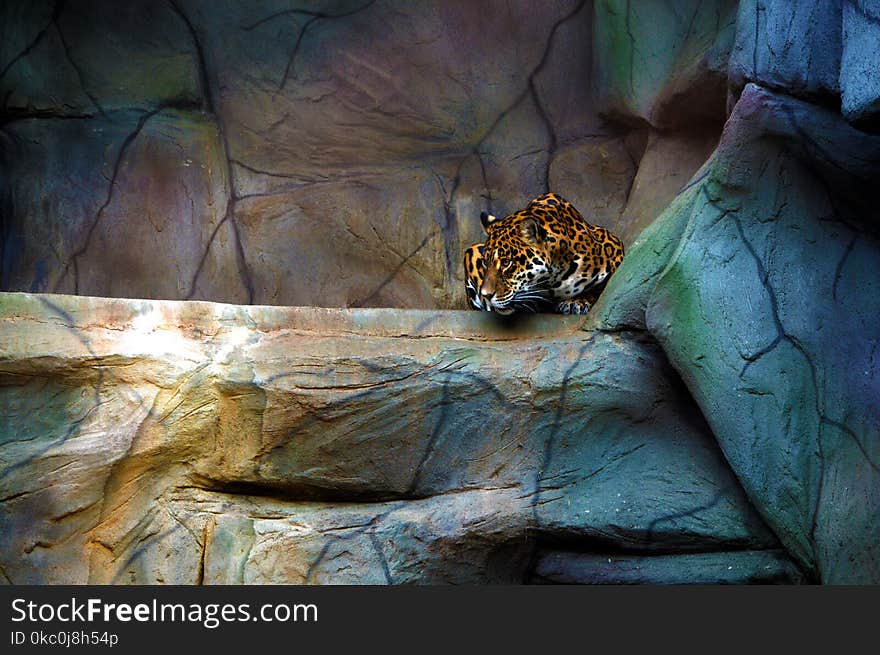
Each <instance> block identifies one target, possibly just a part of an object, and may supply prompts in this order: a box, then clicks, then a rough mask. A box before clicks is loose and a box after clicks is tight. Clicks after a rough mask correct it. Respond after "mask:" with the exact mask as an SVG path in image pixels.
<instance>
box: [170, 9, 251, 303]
mask: <svg viewBox="0 0 880 655" xmlns="http://www.w3.org/2000/svg"><path fill="white" fill-rule="evenodd" d="M168 2H169V4H170V5H171V8H172V10H173V11H174V13H175V14H177V15H178V17H180V19H181V20H182V21H183V22H184V24H185V25H186V28H187V31H188V32H189V34H190V38H191V39H192V42H193V47H194V48H195V51H196V59H197V64H198V72H199V85H200V86H201V90H202V102H203V103H204V107H205V111H206V112H208V113H209V114H211V115H212V116H213V118H214V122H215V123H216V125H217V131H218V133H219V136H220V145H221V147H222V150H223V159H224V162H225V164H226V165H225V174H226V184H227V185H228V187H229V198H228V200H227V202H226V212H225V213H224V215H223V218H222V219H221V220H220V222H219V223H218V224H217V225H216V227H215V228H214V230H213V231H212V232H211V236H210V237H209V238H208V243H207V244H206V245H205V250H204V252H203V254H202V256H201V258H200V259H199V265H198V267H197V268H196V271H195V273H194V274H193V279H192V282H191V283H190V289H189V292H187V294H186V296H185V298H184V299H185V300H191V299H192V298H193V296H194V295H195V293H196V287H197V284H198V281H199V276H200V275H201V273H202V270H203V268H204V264H205V261H206V260H207V258H208V253H209V252H210V250H211V247H212V246H213V244H214V240H215V238H216V236H217V233H218V232H219V230H220V227H221V226H222V225H224V224H226V223H227V222H228V223H230V224H231V225H232V236H233V237H234V241H235V258H236V265H237V267H238V274H239V278H240V279H241V283H242V286H243V287H244V290H245V291H246V293H247V304H249V305H252V304H253V303H254V300H255V296H256V292H255V289H254V283H253V279H252V275H251V271H250V267H249V265H248V261H247V255H246V253H245V249H244V244H243V242H242V237H241V232H240V230H239V225H238V221H237V220H236V218H235V208H236V202H237V201H238V199H239V198H238V194H237V192H236V188H235V172H234V170H233V159H232V156H231V154H230V150H229V140H228V138H227V134H226V127H225V126H224V124H223V119H222V118H221V116H220V114H219V113H218V106H217V103H216V101H215V99H214V94H213V91H212V87H211V83H210V82H211V81H210V77H209V69H208V63H207V57H206V55H205V49H204V47H203V46H202V40H201V38H200V37H199V33H198V30H197V29H196V28H195V25H193V23H192V21H191V20H190V18H189V16H188V15H187V13H186V12H185V11H184V10H183V9H182V7H181V6H180V5H179V3H178V2H177V0H168Z"/></svg>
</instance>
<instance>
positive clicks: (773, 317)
mask: <svg viewBox="0 0 880 655" xmlns="http://www.w3.org/2000/svg"><path fill="white" fill-rule="evenodd" d="M878 174H880V138H878V137H875V136H870V135H866V134H864V133H862V132H859V131H858V130H855V129H853V128H852V127H850V126H849V125H848V124H847V123H846V122H845V121H844V120H843V119H842V118H841V116H840V115H838V114H836V113H834V112H831V111H829V110H826V109H822V108H820V107H817V106H815V105H812V104H809V103H806V102H802V101H800V100H796V99H794V98H792V97H791V96H787V95H782V94H776V93H773V92H771V91H769V90H766V89H763V88H761V87H759V86H756V85H749V86H747V87H746V89H745V91H744V93H743V95H742V97H741V98H740V99H739V102H738V104H737V105H736V109H735V111H734V113H733V115H732V116H731V118H730V120H729V121H728V123H727V126H726V127H725V131H724V135H723V136H722V139H721V143H720V145H719V147H718V149H717V150H716V151H715V152H714V153H713V155H712V157H711V158H710V160H709V161H708V162H707V164H706V165H705V167H704V169H703V171H702V173H701V174H700V175H699V176H697V177H696V178H695V179H694V180H693V181H692V182H691V184H690V186H689V188H688V189H686V190H685V191H684V192H683V193H682V194H681V195H680V196H679V197H678V198H677V199H676V200H675V201H673V203H672V204H671V205H670V207H669V208H668V209H667V210H666V212H665V213H664V214H663V215H662V216H661V217H660V218H659V219H658V220H657V221H656V222H655V223H654V224H653V225H652V226H651V227H650V228H648V230H646V231H645V232H644V233H643V234H642V236H641V237H640V239H639V241H638V242H637V243H636V245H635V246H634V247H633V249H632V250H631V252H630V254H629V255H628V259H627V260H625V261H624V265H623V266H622V267H621V269H620V271H619V272H618V274H617V275H616V276H615V277H614V278H612V282H611V284H609V288H608V291H607V292H606V294H605V295H603V297H602V298H601V299H600V302H599V305H597V307H596V308H595V310H594V311H595V314H594V315H593V316H592V317H591V321H593V322H594V323H593V324H594V325H599V326H602V327H604V328H605V329H621V328H627V329H633V328H635V329H639V328H646V329H647V330H649V331H650V332H651V333H652V334H653V335H654V336H656V337H657V339H658V340H659V342H660V344H661V345H662V347H663V349H664V351H665V352H666V354H667V355H668V357H669V359H670V361H671V362H672V364H673V366H675V368H676V369H677V370H678V371H679V372H680V373H681V375H682V378H683V379H684V381H685V383H686V384H687V386H688V388H689V389H690V390H691V393H693V396H694V399H695V400H696V402H697V403H698V404H699V406H700V408H701V409H702V411H703V414H704V415H705V416H706V417H707V420H708V422H709V425H710V426H711V429H712V432H713V433H714V434H715V435H716V437H717V439H718V442H719V444H720V445H721V448H722V450H723V451H724V453H725V456H726V457H727V459H728V461H729V462H730V464H731V466H732V467H733V469H734V471H736V474H737V477H738V478H739V479H740V480H741V481H742V483H743V486H744V488H745V490H746V493H747V494H748V495H749V497H750V498H751V499H752V500H753V502H754V503H755V505H756V506H757V507H758V508H759V509H760V512H761V514H762V516H763V517H764V518H765V519H766V520H767V522H768V524H769V525H770V526H771V527H772V528H773V530H774V532H775V533H776V534H777V535H778V536H779V538H780V539H781V541H782V543H783V544H784V545H785V546H786V548H787V549H788V550H789V552H791V553H792V554H793V555H794V556H795V557H796V559H797V560H798V561H799V563H800V564H801V565H802V566H803V567H805V568H806V569H807V570H808V571H811V572H812V574H813V575H815V576H816V577H817V578H818V579H821V580H822V581H824V582H830V583H841V582H849V583H853V582H862V583H866V582H877V581H878V579H880V578H878V576H880V569H878V562H880V550H878V544H880V521H878V520H877V517H878V511H880V440H878V425H880V414H878V409H877V408H878V406H877V402H876V399H877V397H878V395H877V394H878V389H880V387H878V380H880V360H878V357H877V352H878V348H880V320H878V316H880V304H878V297H880V296H878V294H877V292H876V287H877V276H876V270H877V267H878V266H880V244H878V240H877V225H878V218H880V216H878V213H877V207H876V204H875V203H872V201H871V200H870V198H871V197H872V195H873V187H874V184H875V182H874V181H875V180H876V179H877V176H878Z"/></svg>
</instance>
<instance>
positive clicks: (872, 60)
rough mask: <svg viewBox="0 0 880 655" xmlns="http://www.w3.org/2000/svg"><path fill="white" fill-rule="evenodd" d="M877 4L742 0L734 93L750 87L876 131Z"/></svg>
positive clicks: (864, 0) (879, 80)
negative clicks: (834, 110)
mask: <svg viewBox="0 0 880 655" xmlns="http://www.w3.org/2000/svg"><path fill="white" fill-rule="evenodd" d="M878 40H880V4H878V3H877V2H876V1H874V0H784V1H782V2H777V1H775V0H774V2H768V1H767V0H742V1H741V2H740V3H739V13H738V17H737V25H736V43H735V45H734V48H733V52H732V54H731V58H730V67H729V71H730V85H731V88H732V90H733V92H734V94H736V95H739V92H740V91H741V90H742V88H743V87H744V86H745V84H747V83H748V82H757V83H759V84H761V85H762V86H764V87H767V88H770V89H774V90H777V91H782V92H784V93H787V94H790V95H794V96H796V97H799V98H803V99H807V100H810V101H813V102H816V103H819V104H821V105H828V106H831V107H839V108H840V110H841V113H842V114H843V116H844V118H845V119H846V120H848V121H849V122H851V123H853V124H855V125H857V126H859V127H862V128H866V129H871V130H875V131H876V129H877V127H878V111H880V72H878V67H877V43H878Z"/></svg>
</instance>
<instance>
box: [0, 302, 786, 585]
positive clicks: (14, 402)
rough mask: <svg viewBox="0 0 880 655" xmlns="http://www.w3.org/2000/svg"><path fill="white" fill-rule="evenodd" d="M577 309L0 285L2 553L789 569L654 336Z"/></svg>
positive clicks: (331, 568) (625, 575) (236, 574)
mask: <svg viewBox="0 0 880 655" xmlns="http://www.w3.org/2000/svg"><path fill="white" fill-rule="evenodd" d="M583 321H584V319H583V318H574V317H571V318H569V317H560V316H545V317H534V318H531V319H527V320H524V321H521V322H517V323H507V322H504V323H499V322H498V320H497V319H495V318H493V317H491V316H489V315H483V314H479V313H475V312H428V311H425V312H407V313H400V312H396V311H393V310H380V309H373V310H370V309H362V310H331V309H325V310H322V309H295V308H275V307H242V306H232V305H217V304H212V303H196V302H188V303H186V302H185V303H180V302H161V301H136V300H123V299H119V300H110V299H96V298H84V297H74V296H54V295H31V294H18V293H6V294H3V296H2V301H0V330H2V332H3V334H4V335H6V336H10V337H12V338H10V339H4V340H3V342H2V345H0V394H2V403H3V407H4V408H5V410H4V412H3V414H2V421H3V424H2V425H0V434H3V435H4V439H5V441H4V443H3V450H2V453H3V467H2V469H0V497H2V503H3V512H2V515H0V516H2V518H0V521H2V525H0V528H2V530H0V533H2V534H3V542H2V547H0V566H2V570H3V571H4V575H5V576H6V578H7V579H8V580H9V581H12V582H22V583H23V582H51V583H55V582H72V583H80V582H86V581H90V582H100V583H103V582H125V583H155V582H166V583H199V582H202V583H215V582H216V583H220V582H224V583H226V582H229V583H239V582H254V583H258V582H259V583H262V582H273V583H280V582H286V583H302V582H316V583H320V582H334V583H342V582H375V583H385V582H395V583H399V582H419V583H435V582H448V583H453V582H454V583H481V582H523V581H548V580H549V581H553V580H556V581H571V580H572V579H580V580H581V581H603V582H626V581H631V580H632V578H633V575H635V574H634V572H633V567H634V566H643V568H644V573H643V574H642V575H643V576H644V579H646V580H652V581H655V582H681V581H687V580H689V579H690V578H689V573H688V571H689V570H690V567H691V566H692V565H693V562H695V561H698V562H702V563H703V564H702V565H701V568H700V570H701V572H702V573H701V576H704V577H705V576H708V577H707V579H712V578H713V576H714V577H715V578H717V580H719V581H738V582H745V581H763V580H775V581H779V580H784V581H797V580H800V579H801V578H802V574H801V572H800V570H799V568H798V567H797V566H796V565H795V564H794V563H793V562H792V560H790V559H788V558H787V557H785V556H782V555H780V553H779V549H780V544H779V542H778V540H777V539H776V537H775V536H774V534H773V533H772V532H771V531H770V530H769V529H768V528H767V526H766V525H765V523H764V521H763V520H762V519H761V518H760V516H759V515H758V513H757V512H756V511H755V510H754V509H753V507H752V506H751V504H750V503H749V501H748V499H747V498H746V495H745V494H744V492H743V490H742V488H741V486H740V485H739V483H738V482H737V479H736V477H735V476H734V475H733V473H732V472H731V470H730V469H729V467H728V466H727V465H726V463H725V461H724V457H723V456H722V454H721V451H720V450H719V448H718V446H717V445H716V443H715V442H714V439H713V437H712V434H711V432H710V431H709V428H708V426H707V425H706V423H705V421H704V420H703V418H702V417H701V416H700V414H699V412H697V411H696V410H695V408H694V406H693V404H692V403H691V402H690V399H689V397H688V394H687V392H686V390H685V389H684V387H683V386H682V385H681V383H680V382H679V381H678V379H677V376H676V375H675V373H674V372H673V370H672V369H671V368H670V367H669V366H668V365H664V364H663V363H662V362H663V359H662V356H661V354H660V351H659V348H658V347H657V346H656V344H654V343H652V342H651V341H650V340H647V339H645V338H644V337H643V336H642V335H640V334H638V333H632V334H625V333H623V334H618V335H611V334H603V333H598V332H585V331H583V329H582V326H583ZM585 549H586V550H587V551H589V552H592V553H594V554H596V553H599V554H601V555H602V557H603V561H604V560H610V563H609V562H604V563H603V564H602V565H601V566H598V568H597V567H593V566H592V565H588V563H585V560H584V559H583V552H584V550H585ZM756 553H757V554H756ZM707 554H711V557H709V558H708V559H706V557H707ZM679 557H680V558H681V559H677V558H679ZM694 558H697V559H696V560H695V559H694ZM618 560H619V566H618V565H615V564H614V562H616V561H618ZM551 562H552V565H551ZM634 562H641V564H640V565H637V564H634ZM676 562H678V563H679V564H680V565H677V564H676ZM730 567H732V568H730ZM560 571H561V572H560ZM701 579H703V578H702V577H701Z"/></svg>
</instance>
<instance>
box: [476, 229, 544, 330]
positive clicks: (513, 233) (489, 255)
mask: <svg viewBox="0 0 880 655" xmlns="http://www.w3.org/2000/svg"><path fill="white" fill-rule="evenodd" d="M480 220H481V221H482V223H483V228H484V229H485V230H486V234H487V235H488V238H487V239H486V242H485V250H484V258H485V271H484V273H483V284H482V286H481V287H480V290H479V293H480V295H481V296H482V299H483V302H484V304H485V305H486V306H487V307H489V308H490V309H491V310H492V311H494V312H498V313H499V314H511V313H513V312H514V310H519V311H537V309H538V308H539V307H540V306H541V305H543V304H544V303H545V302H547V301H548V300H549V295H550V294H549V290H548V284H549V282H550V278H551V267H552V261H553V260H554V252H553V249H554V248H553V246H554V243H553V242H552V241H550V240H548V238H547V237H548V234H547V231H546V230H545V229H544V228H543V227H542V226H541V224H540V222H539V221H538V220H536V219H535V218H532V217H529V216H522V215H518V214H511V215H509V216H506V217H505V218H503V219H497V218H496V217H494V216H492V215H490V214H487V213H486V212H483V213H482V214H481V215H480ZM553 241H556V240H555V239H554V240H553Z"/></svg>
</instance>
